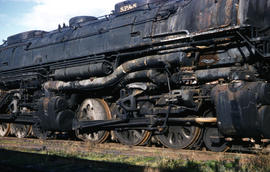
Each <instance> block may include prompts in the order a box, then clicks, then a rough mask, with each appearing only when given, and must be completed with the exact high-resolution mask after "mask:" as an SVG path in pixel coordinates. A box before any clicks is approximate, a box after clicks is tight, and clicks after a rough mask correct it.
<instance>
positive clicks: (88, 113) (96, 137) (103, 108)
mask: <svg viewBox="0 0 270 172" xmlns="http://www.w3.org/2000/svg"><path fill="white" fill-rule="evenodd" d="M76 118H77V120H78V121H89V120H108V119H111V112H110V109H109V106H108V104H107V103H106V102H105V101H104V100H102V99H86V100H84V101H83V103H82V104H81V107H80V109H79V111H78V113H77V114H76ZM75 134H76V137H77V138H79V139H81V140H84V141H89V142H93V143H102V142H104V141H105V140H106V139H107V138H108V136H109V134H110V132H109V131H98V132H89V133H82V132H81V131H80V130H79V129H78V130H75Z"/></svg>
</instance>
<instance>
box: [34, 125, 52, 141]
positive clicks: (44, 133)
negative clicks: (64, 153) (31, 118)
mask: <svg viewBox="0 0 270 172" xmlns="http://www.w3.org/2000/svg"><path fill="white" fill-rule="evenodd" d="M32 132H33V135H34V136H35V137H37V138H39V139H42V140H46V139H47V138H48V136H49V131H45V130H43V129H41V128H40V126H39V125H38V124H34V125H33V127H32Z"/></svg>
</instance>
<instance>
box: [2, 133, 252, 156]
mask: <svg viewBox="0 0 270 172" xmlns="http://www.w3.org/2000/svg"><path fill="white" fill-rule="evenodd" d="M0 149H5V150H16V151H34V152H41V151H43V152H44V151H47V152H48V153H49V152H62V153H65V154H80V155H87V154H91V153H97V154H110V155H115V156H118V155H124V156H143V157H162V158H169V159H183V160H186V159H188V160H194V161H208V160H216V161H224V160H230V161H231V160H234V159H236V158H237V159H240V160H241V161H246V160H248V159H250V158H252V157H255V156H256V154H245V153H216V152H209V151H197V150H174V149H168V148H160V147H147V146H127V145H121V144H118V143H103V144H91V143H89V142H83V141H73V140H38V139H32V138H27V139H18V138H15V137H2V138H0Z"/></svg>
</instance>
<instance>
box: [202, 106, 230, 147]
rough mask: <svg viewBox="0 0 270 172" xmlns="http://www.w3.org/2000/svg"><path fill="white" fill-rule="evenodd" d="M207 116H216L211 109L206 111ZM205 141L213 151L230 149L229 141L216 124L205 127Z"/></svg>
mask: <svg viewBox="0 0 270 172" xmlns="http://www.w3.org/2000/svg"><path fill="white" fill-rule="evenodd" d="M205 116H206V117H214V115H213V112H212V111H211V110H209V111H206V113H205ZM203 142H204V145H205V147H206V148H207V149H208V150H210V151H213V152H226V151H227V150H229V149H230V146H229V144H228V142H227V141H226V140H225V138H224V137H223V136H222V135H221V133H220V132H219V130H218V128H217V127H216V126H209V127H207V128H205V130H204V134H203Z"/></svg>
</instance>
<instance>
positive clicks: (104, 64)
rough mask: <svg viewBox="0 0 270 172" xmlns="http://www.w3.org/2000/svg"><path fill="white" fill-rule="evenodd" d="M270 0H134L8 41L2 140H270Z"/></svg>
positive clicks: (217, 145)
mask: <svg viewBox="0 0 270 172" xmlns="http://www.w3.org/2000/svg"><path fill="white" fill-rule="evenodd" d="M269 59H270V0H196V1H195V0H127V1H124V2H121V3H118V4H116V5H115V9H114V11H113V12H112V14H110V15H107V16H103V17H99V18H96V17H93V16H78V17H74V18H72V19H70V21H69V25H68V26H67V25H63V26H61V25H59V26H58V29H56V30H53V31H51V32H45V31H40V30H34V31H29V32H24V33H20V34H17V35H13V36H10V37H8V39H7V41H6V42H4V43H3V44H2V45H1V46H0V136H2V137H4V136H8V135H10V134H13V135H15V136H17V137H19V138H22V137H26V136H28V135H29V134H30V133H31V132H33V133H34V135H35V136H37V137H38V138H43V139H45V138H47V137H48V136H49V135H50V134H52V133H54V132H71V133H75V134H76V136H77V137H78V138H79V139H82V140H85V141H90V142H95V143H102V142H104V141H105V140H106V139H107V138H108V137H109V135H110V136H111V138H113V139H115V140H117V141H119V142H121V143H123V144H128V145H145V144H147V143H148V142H149V140H150V138H152V139H151V140H152V141H157V142H158V143H161V144H163V145H164V146H165V147H169V148H175V149H194V148H201V147H202V146H204V147H206V148H207V149H208V150H211V151H217V152H219V151H225V150H227V149H228V148H230V147H231V146H233V145H240V146H241V147H245V145H248V146H251V147H252V146H254V145H261V146H267V145H268V144H269V143H270V142H269V141H270V140H269V139H270V125H269V124H270V84H269V82H268V81H269V80H270V75H269V74H270V61H269Z"/></svg>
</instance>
